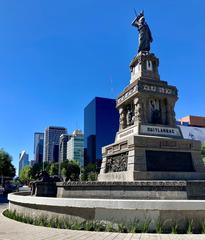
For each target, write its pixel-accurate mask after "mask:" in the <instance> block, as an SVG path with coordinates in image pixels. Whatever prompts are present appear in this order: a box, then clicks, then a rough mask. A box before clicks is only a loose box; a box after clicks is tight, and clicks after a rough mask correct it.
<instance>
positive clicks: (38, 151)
mask: <svg viewBox="0 0 205 240" xmlns="http://www.w3.org/2000/svg"><path fill="white" fill-rule="evenodd" d="M43 142H44V133H40V132H36V133H34V162H35V163H42V162H43Z"/></svg>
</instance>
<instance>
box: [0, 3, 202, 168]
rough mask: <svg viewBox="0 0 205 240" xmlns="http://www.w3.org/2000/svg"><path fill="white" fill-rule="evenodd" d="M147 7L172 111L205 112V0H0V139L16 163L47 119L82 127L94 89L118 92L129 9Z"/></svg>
mask: <svg viewBox="0 0 205 240" xmlns="http://www.w3.org/2000/svg"><path fill="white" fill-rule="evenodd" d="M134 8H135V9H136V11H137V12H139V11H140V10H141V9H144V11H145V17H146V20H147V22H148V24H149V26H150V29H151V31H152V35H153V38H154V42H153V44H152V47H151V49H152V52H154V53H155V55H156V56H157V57H159V59H160V68H159V71H160V76H161V79H162V80H166V81H168V82H169V84H172V85H176V86H177V88H178V90H179V100H178V102H177V105H176V108H175V110H176V116H177V118H179V117H182V116H185V115H190V114H192V115H201V116H205V107H204V103H205V93H204V92H205V71H204V70H205V60H204V57H205V44H204V43H205V28H204V23H205V14H204V12H205V1H204V0H180V1H179V0H167V1H164V0H156V1H151V0H135V1H134V0H129V1H125V0H124V1H123V0H121V1H119V0H104V1H96V0H78V1H71V0H69V1H67V0H58V1H57V0H44V1H42V0H30V1H28V0H20V1H19V0H11V1H8V0H1V1H0V89H1V94H0V111H1V116H0V147H3V148H4V149H5V150H6V151H8V152H9V153H10V154H11V155H12V156H13V159H14V164H15V165H16V166H17V165H18V155H19V152H20V151H21V150H23V149H25V150H27V151H28V152H29V154H30V159H32V158H33V134H34V132H36V131H44V129H45V128H46V127H47V126H49V125H57V126H65V127H67V128H68V131H69V132H72V131H73V130H74V129H75V128H81V129H83V109H84V107H85V106H86V105H87V104H88V103H89V102H90V101H91V100H92V98H94V97H95V96H101V97H108V98H116V96H117V95H118V94H119V93H120V92H121V91H122V90H123V88H124V87H125V86H126V85H127V84H128V82H129V79H130V73H129V63H130V61H131V60H132V58H133V57H134V56H135V54H136V52H137V46H138V43H137V37H138V34H137V30H136V29H135V28H133V27H132V26H131V22H132V20H133V18H134V10H133V9H134Z"/></svg>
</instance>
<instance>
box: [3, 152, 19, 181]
mask: <svg viewBox="0 0 205 240" xmlns="http://www.w3.org/2000/svg"><path fill="white" fill-rule="evenodd" d="M15 175H16V169H15V167H14V166H13V164H12V157H11V156H10V155H9V154H8V153H7V152H6V151H4V150H3V149H0V176H2V177H4V176H5V177H12V178H13V177H14V176H15Z"/></svg>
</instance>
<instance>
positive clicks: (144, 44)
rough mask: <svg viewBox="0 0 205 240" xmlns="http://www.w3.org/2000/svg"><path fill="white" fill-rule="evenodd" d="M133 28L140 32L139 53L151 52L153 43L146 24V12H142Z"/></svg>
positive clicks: (133, 23) (134, 22)
mask: <svg viewBox="0 0 205 240" xmlns="http://www.w3.org/2000/svg"><path fill="white" fill-rule="evenodd" d="M132 26H134V27H137V29H138V31H139V48H138V52H141V51H145V52H149V51H150V43H151V42H152V41H153V39H152V34H151V31H150V29H149V26H148V25H147V23H146V22H145V18H144V11H141V12H140V14H138V15H137V16H136V18H135V20H134V21H133V22H132Z"/></svg>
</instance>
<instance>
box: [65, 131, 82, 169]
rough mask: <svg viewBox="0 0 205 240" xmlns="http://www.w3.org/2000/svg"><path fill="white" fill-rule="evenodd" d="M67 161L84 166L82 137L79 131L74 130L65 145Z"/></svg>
mask: <svg viewBox="0 0 205 240" xmlns="http://www.w3.org/2000/svg"><path fill="white" fill-rule="evenodd" d="M67 159H68V160H76V161H77V162H78V163H79V165H80V166H81V167H82V166H83V165H84V135H83V133H82V131H80V130H75V131H74V132H73V134H72V136H71V138H70V140H69V141H68V143H67Z"/></svg>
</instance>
